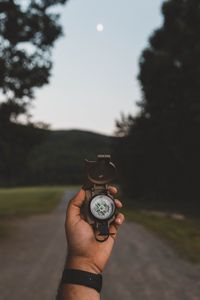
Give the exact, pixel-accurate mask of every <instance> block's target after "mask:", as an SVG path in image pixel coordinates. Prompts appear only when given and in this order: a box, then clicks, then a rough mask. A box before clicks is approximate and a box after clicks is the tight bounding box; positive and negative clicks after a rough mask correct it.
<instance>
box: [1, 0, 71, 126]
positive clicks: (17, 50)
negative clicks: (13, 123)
mask: <svg viewBox="0 0 200 300" xmlns="http://www.w3.org/2000/svg"><path fill="white" fill-rule="evenodd" d="M66 1H67V0H56V1H52V0H27V1H17V0H2V1H1V2H0V91H1V92H2V94H3V95H4V96H3V100H4V103H3V104H1V106H0V116H3V119H4V120H6V121H9V120H10V118H11V117H12V115H14V116H16V115H18V114H20V113H24V112H25V111H26V110H27V106H28V103H29V102H30V100H31V99H33V98H34V89H35V88H36V87H42V86H43V85H44V84H47V83H48V82H49V76H50V70H51V67H52V62H51V48H52V47H53V45H54V42H55V41H56V39H57V38H58V37H59V36H60V35H61V33H62V29H61V26H60V25H59V23H58V19H59V14H57V13H54V12H53V8H54V7H55V6H56V5H58V4H64V3H65V2H66ZM6 106H8V107H9V109H7V114H6V113H5V107H6ZM6 117H7V119H6ZM1 121H2V119H1Z"/></svg>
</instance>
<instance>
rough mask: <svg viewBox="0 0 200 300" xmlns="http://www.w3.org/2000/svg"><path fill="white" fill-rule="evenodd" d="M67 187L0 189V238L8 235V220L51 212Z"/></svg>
mask: <svg viewBox="0 0 200 300" xmlns="http://www.w3.org/2000/svg"><path fill="white" fill-rule="evenodd" d="M67 188H68V187H60V186H59V187H26V188H11V189H2V188H1V189H0V238H2V237H5V236H7V235H8V234H9V230H10V226H9V219H11V218H12V217H24V216H28V215H33V214H44V213H48V212H51V211H52V210H53V209H54V208H55V207H56V206H57V205H58V203H59V201H60V199H61V197H62V196H63V194H64V191H65V190H66V189H67Z"/></svg>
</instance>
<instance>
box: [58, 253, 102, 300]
mask: <svg viewBox="0 0 200 300" xmlns="http://www.w3.org/2000/svg"><path fill="white" fill-rule="evenodd" d="M65 268H66V269H75V270H77V269H78V270H82V271H86V272H91V273H93V274H99V273H100V272H99V270H98V269H97V268H96V266H94V265H93V264H92V263H90V262H89V261H88V260H87V259H82V258H80V259H79V258H78V257H76V258H74V257H68V259H67V261H66V265H65ZM79 299H81V300H99V299H100V294H99V293H98V292H97V291H96V290H95V289H93V288H90V287H87V286H83V285H79V284H71V283H67V284H60V287H59V292H58V296H57V300H79Z"/></svg>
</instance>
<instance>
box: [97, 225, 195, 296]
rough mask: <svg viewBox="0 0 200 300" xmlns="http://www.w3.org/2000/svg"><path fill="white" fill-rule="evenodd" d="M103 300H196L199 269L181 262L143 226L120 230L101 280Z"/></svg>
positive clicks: (124, 226) (128, 226)
mask: <svg viewBox="0 0 200 300" xmlns="http://www.w3.org/2000/svg"><path fill="white" fill-rule="evenodd" d="M102 295H103V297H102V299H103V300H111V299H115V300H121V299H126V300H199V299H200V266H194V265H191V264H189V263H187V262H184V261H182V260H180V259H179V258H178V257H177V256H176V254H175V253H174V252H173V251H172V249H171V248H170V247H168V246H167V245H166V244H165V243H164V242H163V241H161V240H159V239H158V238H157V237H155V236H154V235H153V234H152V233H149V232H147V231H146V230H145V229H144V228H143V227H142V226H140V225H137V224H134V223H126V224H124V225H123V226H122V228H121V229H120V234H119V238H118V240H117V242H116V245H115V248H114V252H113V255H112V257H111V260H110V261H109V264H108V266H107V269H106V271H105V276H104V289H103V294H102Z"/></svg>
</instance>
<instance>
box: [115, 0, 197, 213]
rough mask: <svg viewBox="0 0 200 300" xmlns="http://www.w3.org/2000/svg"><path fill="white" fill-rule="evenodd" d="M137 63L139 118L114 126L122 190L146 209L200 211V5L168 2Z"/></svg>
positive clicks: (182, 0) (186, 0)
mask: <svg viewBox="0 0 200 300" xmlns="http://www.w3.org/2000/svg"><path fill="white" fill-rule="evenodd" d="M162 13H163V16H164V22H163V25H162V26H161V28H159V29H158V30H156V31H155V32H154V33H153V34H152V36H151V37H150V39H149V44H148V46H147V48H146V49H145V50H144V51H143V53H142V55H141V58H140V73H139V76H138V79H139V81H140V84H141V91H142V99H141V101H139V103H138V105H139V107H140V113H139V115H138V116H136V117H133V116H129V117H127V118H125V117H123V119H122V120H121V121H118V122H117V126H118V131H119V133H120V134H121V135H123V134H124V138H122V139H121V142H120V143H119V145H118V147H117V148H116V156H117V158H118V160H119V163H120V170H121V175H122V180H123V185H124V188H125V190H126V192H128V194H129V196H131V197H132V199H133V200H134V199H140V201H141V203H142V202H145V203H146V205H147V206H150V207H154V208H159V207H163V206H166V207H167V208H173V207H178V209H179V210H181V208H182V210H185V211H186V212H187V211H188V212H189V210H193V211H195V210H198V207H199V203H200V202H199V199H200V189H199V186H200V185H199V172H200V2H199V1H198V0H170V1H165V2H164V4H163V6H162Z"/></svg>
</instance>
